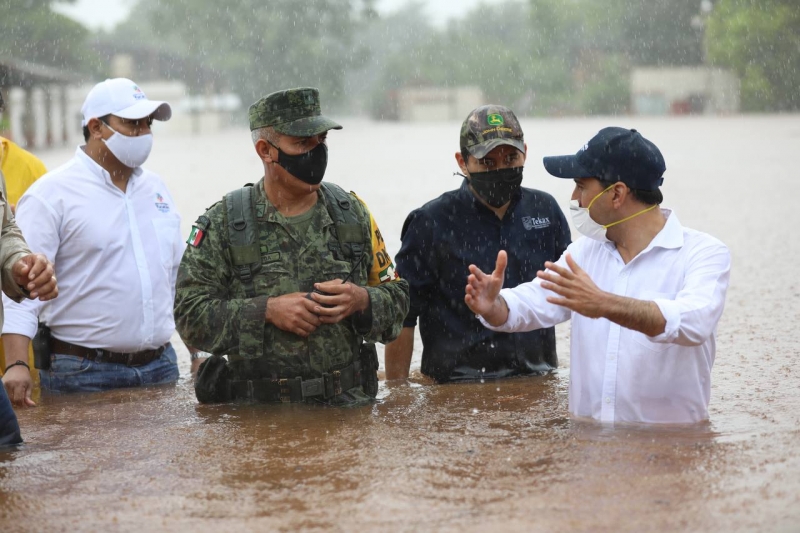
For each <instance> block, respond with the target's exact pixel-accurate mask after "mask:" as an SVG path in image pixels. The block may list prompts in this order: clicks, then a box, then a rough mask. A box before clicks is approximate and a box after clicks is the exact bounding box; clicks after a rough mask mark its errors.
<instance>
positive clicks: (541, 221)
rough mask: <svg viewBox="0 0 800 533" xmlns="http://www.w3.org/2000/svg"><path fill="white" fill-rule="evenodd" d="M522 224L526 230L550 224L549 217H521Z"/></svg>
mask: <svg viewBox="0 0 800 533" xmlns="http://www.w3.org/2000/svg"><path fill="white" fill-rule="evenodd" d="M522 225H523V227H524V228H525V229H526V230H532V229H542V228H546V227H547V226H549V225H550V217H522Z"/></svg>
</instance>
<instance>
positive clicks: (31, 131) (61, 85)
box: [0, 57, 80, 150]
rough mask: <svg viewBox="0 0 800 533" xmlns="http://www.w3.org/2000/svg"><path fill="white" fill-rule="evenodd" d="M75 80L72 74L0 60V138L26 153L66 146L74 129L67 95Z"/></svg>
mask: <svg viewBox="0 0 800 533" xmlns="http://www.w3.org/2000/svg"><path fill="white" fill-rule="evenodd" d="M79 80H80V77H79V76H77V75H76V74H74V73H70V72H66V71H63V70H61V69H57V68H54V67H49V66H45V65H39V64H36V63H31V62H30V61H25V60H22V59H15V58H10V57H4V58H0V91H3V94H4V96H5V101H6V110H5V112H4V113H3V114H2V115H0V135H2V136H3V137H6V138H9V139H12V140H13V141H15V142H17V143H19V144H20V145H22V146H23V147H25V148H27V149H29V150H30V149H33V148H39V147H44V146H54V145H61V144H64V143H67V142H69V135H70V129H71V128H72V127H73V126H74V119H73V116H72V113H71V112H70V108H69V106H68V100H69V91H70V88H71V87H70V86H71V85H72V84H75V83H77V82H78V81H79Z"/></svg>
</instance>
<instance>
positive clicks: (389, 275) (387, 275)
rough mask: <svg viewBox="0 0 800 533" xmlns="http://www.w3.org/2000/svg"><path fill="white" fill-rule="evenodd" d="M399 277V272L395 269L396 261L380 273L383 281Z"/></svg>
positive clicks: (379, 277)
mask: <svg viewBox="0 0 800 533" xmlns="http://www.w3.org/2000/svg"><path fill="white" fill-rule="evenodd" d="M397 277H398V276H397V272H396V271H395V269H394V263H391V264H390V265H389V266H388V267H386V268H384V269H383V270H381V271H380V272H379V273H378V279H379V280H380V282H381V283H384V282H387V281H394V280H396V279H397Z"/></svg>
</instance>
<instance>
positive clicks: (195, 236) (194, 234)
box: [186, 215, 211, 248]
mask: <svg viewBox="0 0 800 533" xmlns="http://www.w3.org/2000/svg"><path fill="white" fill-rule="evenodd" d="M209 226H211V219H209V218H208V217H207V216H205V215H200V216H199V217H197V220H195V222H194V224H192V231H190V232H189V238H188V239H186V244H188V245H189V246H193V247H195V248H197V247H199V246H200V245H201V244H202V243H203V238H204V237H205V236H206V231H207V230H208V228H209Z"/></svg>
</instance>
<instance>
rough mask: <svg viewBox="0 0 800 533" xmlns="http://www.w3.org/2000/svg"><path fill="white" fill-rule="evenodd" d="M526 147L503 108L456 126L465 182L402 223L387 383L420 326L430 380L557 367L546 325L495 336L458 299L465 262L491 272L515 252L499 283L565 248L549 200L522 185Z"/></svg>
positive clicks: (563, 224)
mask: <svg viewBox="0 0 800 533" xmlns="http://www.w3.org/2000/svg"><path fill="white" fill-rule="evenodd" d="M526 152H527V146H526V144H525V141H524V139H523V134H522V127H521V126H520V124H519V121H518V120H517V117H516V116H514V113H513V112H512V111H511V110H510V109H508V108H507V107H503V106H500V105H486V106H482V107H479V108H477V109H474V110H473V111H472V112H471V113H470V114H469V116H467V118H466V120H464V123H463V125H462V126H461V138H460V151H459V152H456V154H455V159H456V163H458V166H459V168H460V169H461V174H460V175H461V176H463V177H464V181H463V183H462V184H461V188H459V189H457V190H454V191H450V192H446V193H444V194H443V195H441V196H440V197H438V198H436V199H434V200H432V201H430V202H428V203H427V204H425V205H423V206H422V207H421V208H419V209H416V210H414V211H412V212H411V214H410V215H409V216H408V218H407V219H406V222H405V224H404V225H403V232H402V235H401V238H402V241H403V244H402V247H401V248H400V252H399V253H398V255H397V267H398V272H399V273H400V274H401V275H402V276H403V278H404V279H405V280H406V281H408V283H409V287H410V291H411V309H410V311H409V313H408V316H407V317H406V319H405V321H404V324H403V325H404V328H403V331H402V332H401V334H400V337H399V338H398V339H397V340H396V341H395V342H393V343H391V344H390V345H388V346H387V347H386V379H387V380H391V379H403V378H406V377H408V372H409V368H410V363H411V354H412V351H413V345H414V330H415V328H416V325H417V321H419V325H420V335H421V337H422V344H423V351H422V373H423V374H425V375H427V376H430V377H432V378H433V379H435V380H436V381H438V382H447V381H469V380H476V379H490V378H502V377H508V376H515V375H525V374H533V375H539V374H545V373H547V372H549V371H551V370H552V369H554V368H556V366H557V365H558V358H557V356H556V344H555V333H554V331H553V328H548V329H546V330H539V331H536V332H530V333H514V334H503V333H495V332H492V331H490V330H487V329H486V328H484V327H483V325H482V324H481V323H480V322H479V321H478V319H477V318H475V314H474V313H472V312H471V311H470V310H469V308H468V307H467V306H466V304H465V303H464V280H465V279H466V276H467V275H469V270H468V268H469V265H471V264H475V265H478V266H480V268H483V266H481V265H484V266H486V267H487V268H489V269H490V270H491V268H490V267H491V266H493V265H494V261H495V258H496V257H497V252H498V251H499V250H501V249H507V250H513V251H514V254H513V255H512V256H511V257H510V258H509V266H508V270H507V271H506V282H507V283H508V285H509V286H512V287H513V286H515V285H516V283H517V282H523V281H529V280H531V279H533V278H534V277H535V276H536V271H537V270H539V269H541V268H543V267H544V262H545V261H553V260H555V259H557V258H558V257H560V256H561V253H562V252H563V251H564V250H565V249H566V247H567V245H569V243H570V233H569V226H568V224H567V221H566V219H565V218H564V214H563V213H562V211H561V209H560V208H559V207H558V204H556V202H555V200H554V199H553V197H552V196H550V195H549V194H547V193H544V192H542V191H537V190H535V189H527V188H523V187H522V186H521V183H522V169H523V165H524V163H525V154H526Z"/></svg>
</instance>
